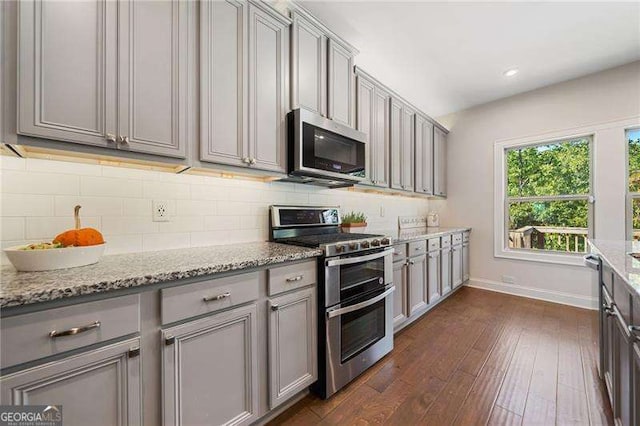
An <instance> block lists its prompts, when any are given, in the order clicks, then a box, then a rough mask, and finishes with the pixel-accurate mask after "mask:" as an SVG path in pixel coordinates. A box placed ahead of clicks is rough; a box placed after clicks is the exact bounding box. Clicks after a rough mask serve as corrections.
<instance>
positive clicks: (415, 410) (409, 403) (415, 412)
mask: <svg viewBox="0 0 640 426" xmlns="http://www.w3.org/2000/svg"><path fill="white" fill-rule="evenodd" d="M403 383H404V382H403ZM445 385H446V382H444V381H443V380H440V379H438V378H437V377H435V376H425V377H424V378H423V380H421V381H420V382H419V383H417V384H416V385H414V390H415V391H414V392H413V393H412V394H411V395H409V396H408V397H407V398H406V399H405V400H404V401H403V402H402V403H401V404H400V405H399V406H398V407H397V408H396V410H395V412H394V413H393V414H392V415H391V417H389V419H388V420H387V421H386V424H389V425H398V426H404V425H410V424H415V423H417V419H421V418H422V417H423V416H424V414H425V413H426V412H427V410H428V409H429V407H430V406H431V404H432V403H433V401H435V399H436V398H437V396H438V395H439V394H440V392H441V391H442V389H444V387H445ZM406 386H411V385H410V384H408V383H407V384H406Z"/></svg>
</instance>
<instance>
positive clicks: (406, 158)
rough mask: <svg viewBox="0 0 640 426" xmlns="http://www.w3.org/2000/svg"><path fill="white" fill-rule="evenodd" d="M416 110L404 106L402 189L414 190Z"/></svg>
mask: <svg viewBox="0 0 640 426" xmlns="http://www.w3.org/2000/svg"><path fill="white" fill-rule="evenodd" d="M415 113H416V112H415V110H414V109H412V108H411V107H409V106H407V105H405V106H404V107H403V108H402V157H401V158H402V164H401V168H402V172H401V173H402V189H404V190H405V191H413V184H414V182H413V180H414V164H415V160H414V158H415V151H414V150H415V139H414V137H415V127H414V118H415Z"/></svg>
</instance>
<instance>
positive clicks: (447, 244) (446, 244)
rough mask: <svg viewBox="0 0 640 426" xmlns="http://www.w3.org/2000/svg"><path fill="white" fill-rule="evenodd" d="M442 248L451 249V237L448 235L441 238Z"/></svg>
mask: <svg viewBox="0 0 640 426" xmlns="http://www.w3.org/2000/svg"><path fill="white" fill-rule="evenodd" d="M441 240H442V247H451V235H447V236H445V237H442V238H441Z"/></svg>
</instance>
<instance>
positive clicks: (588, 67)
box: [302, 1, 640, 117]
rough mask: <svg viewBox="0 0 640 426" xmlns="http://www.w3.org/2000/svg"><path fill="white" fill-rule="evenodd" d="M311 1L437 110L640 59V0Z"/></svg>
mask: <svg viewBox="0 0 640 426" xmlns="http://www.w3.org/2000/svg"><path fill="white" fill-rule="evenodd" d="M302 4H303V6H304V7H306V8H307V9H308V10H309V11H311V12H312V13H313V14H314V15H315V16H316V17H318V18H319V19H320V20H321V21H323V22H324V23H325V24H326V25H327V26H328V27H329V28H331V29H332V30H333V31H334V32H336V33H337V34H338V35H340V36H341V37H343V38H344V39H345V40H347V41H348V42H350V43H351V44H352V45H354V46H355V47H356V48H358V49H359V50H360V54H359V55H358V56H357V57H356V63H357V64H358V65H359V66H361V67H362V68H363V69H364V70H366V71H367V72H369V73H370V74H372V75H373V76H374V77H376V78H378V79H379V80H380V81H381V82H383V83H384V84H386V85H388V86H389V87H390V88H391V89H393V90H395V91H396V92H398V93H399V94H401V95H402V96H403V97H405V98H406V99H407V100H408V101H409V102H411V103H413V104H414V105H415V106H417V107H419V108H420V109H422V110H423V111H424V112H426V113H427V114H429V115H431V116H433V117H437V116H441V115H444V114H447V113H450V112H454V111H459V110H462V109H466V108H469V107H471V106H474V105H478V104H482V103H486V102H489V101H492V100H495V99H499V98H503V97H507V96H510V95H514V94H516V93H521V92H525V91H528V90H532V89H536V88H539V87H543V86H547V85H549V84H553V83H557V82H560V81H564V80H569V79H572V78H576V77H579V76H583V75H587V74H591V73H594V72H597V71H601V70H604V69H607V68H612V67H615V66H617V65H621V64H625V63H629V62H633V61H635V60H638V59H640V2H630V3H610V2H609V3H604V2H602V3H588V2H579V3H557V2H556V3H542V2H539V3H533V2H532V3H529V2H509V3H506V2H502V3H497V2H496V3H488V2H476V3H459V2H457V3H446V2H405V1H346V2H345V1H304V2H303V3H302ZM510 68H518V69H519V70H520V72H519V73H518V74H516V75H515V76H514V77H511V78H507V77H505V76H504V75H503V72H504V71H506V70H507V69H510Z"/></svg>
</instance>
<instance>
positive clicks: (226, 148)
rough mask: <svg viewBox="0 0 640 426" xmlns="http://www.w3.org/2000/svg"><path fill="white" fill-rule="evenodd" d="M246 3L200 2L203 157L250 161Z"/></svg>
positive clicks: (228, 161) (240, 162)
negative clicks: (248, 159)
mask: <svg viewBox="0 0 640 426" xmlns="http://www.w3.org/2000/svg"><path fill="white" fill-rule="evenodd" d="M247 16H248V15H247V4H246V2H244V1H233V0H228V1H202V2H200V160H202V161H211V162H214V163H222V164H230V165H235V166H243V165H246V162H245V161H243V159H244V158H245V157H247V156H248V155H249V154H248V152H249V148H248V138H247V122H248V120H247V114H246V112H247V56H246V52H247V19H248V18H247Z"/></svg>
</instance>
